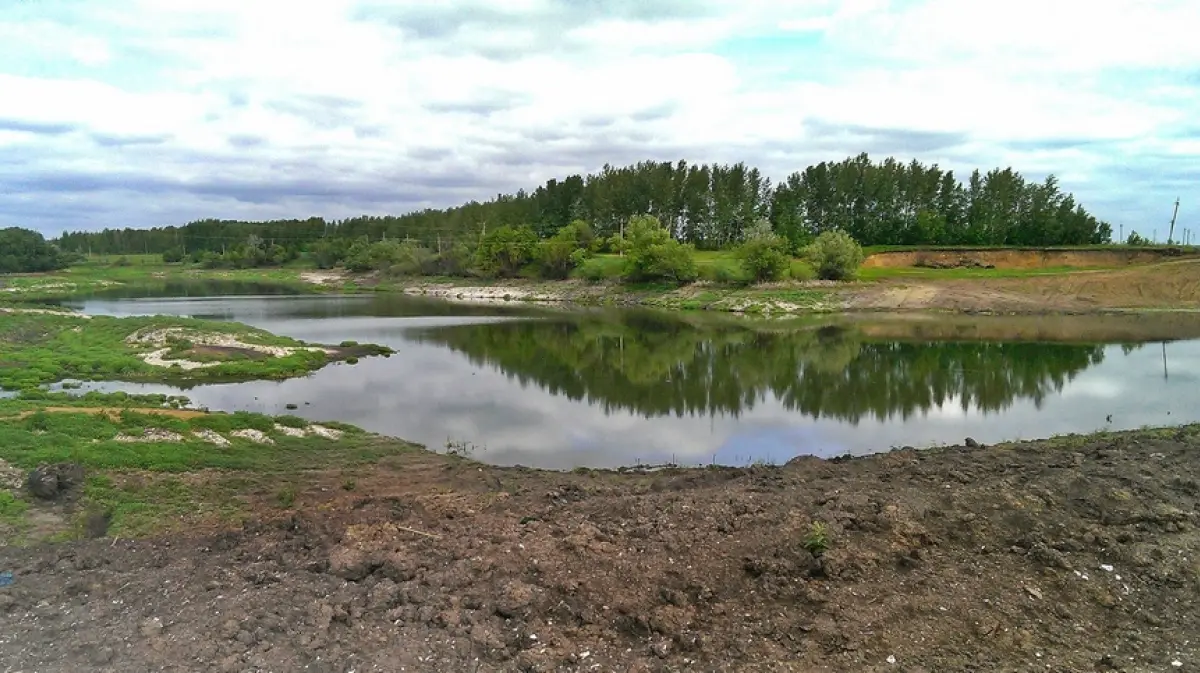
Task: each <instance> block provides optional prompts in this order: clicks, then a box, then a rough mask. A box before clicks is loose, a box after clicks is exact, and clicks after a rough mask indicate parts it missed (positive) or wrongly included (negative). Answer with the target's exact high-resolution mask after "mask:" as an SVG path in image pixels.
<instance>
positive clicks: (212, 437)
mask: <svg viewBox="0 0 1200 673" xmlns="http://www.w3.org/2000/svg"><path fill="white" fill-rule="evenodd" d="M192 436H193V437H196V438H197V439H203V440H204V441H206V442H208V443H209V444H213V445H215V446H229V440H228V439H225V438H224V437H223V436H221V435H220V434H219V433H217V432H214V431H213V430H208V429H204V430H196V431H194V432H192Z"/></svg>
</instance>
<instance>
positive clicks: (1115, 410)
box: [76, 294, 1200, 468]
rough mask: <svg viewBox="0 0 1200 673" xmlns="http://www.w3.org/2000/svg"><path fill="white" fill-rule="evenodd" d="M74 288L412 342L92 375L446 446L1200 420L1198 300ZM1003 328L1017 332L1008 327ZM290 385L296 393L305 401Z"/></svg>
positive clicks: (775, 440)
mask: <svg viewBox="0 0 1200 673" xmlns="http://www.w3.org/2000/svg"><path fill="white" fill-rule="evenodd" d="M76 305H77V306H78V307H79V308H82V309H83V310H85V311H88V312H91V313H101V314H110V315H131V314H156V313H161V314H172V315H187V316H193V317H199V318H214V319H222V320H236V321H240V322H244V323H248V324H251V325H254V326H257V327H262V328H264V329H267V330H270V331H272V332H275V333H280V334H286V335H288V336H292V337H296V338H299V339H304V340H307V341H313V342H324V343H339V342H341V341H344V340H355V341H359V342H364V343H365V342H372V343H379V344H384V345H387V346H391V347H393V348H395V349H396V351H397V353H396V354H395V355H393V356H392V357H390V358H368V359H364V360H363V361H361V362H360V363H358V364H357V365H344V364H339V365H333V366H330V367H327V368H325V369H323V370H321V371H318V372H316V373H314V374H312V375H311V376H308V377H306V378H301V379H292V380H289V381H283V382H274V381H259V382H249V383H237V384H216V385H203V386H195V387H191V388H188V389H186V390H181V389H179V388H173V387H170V386H162V385H135V384H114V383H107V384H99V385H90V386H88V387H89V388H96V389H104V390H113V389H120V390H127V391H130V392H167V393H175V394H185V395H187V396H188V397H190V398H191V399H192V400H193V402H194V403H196V404H198V405H203V406H207V407H209V408H212V409H219V410H227V411H233V410H249V411H258V412H264V413H271V414H282V413H295V414H298V415H301V416H304V417H306V418H309V419H313V420H339V421H344V422H347V423H352V424H355V425H358V426H361V427H363V428H366V429H368V430H371V431H375V432H380V433H384V434H388V435H394V436H398V437H403V438H406V439H410V440H413V441H416V442H420V443H423V444H426V445H428V446H430V447H431V448H434V449H441V448H444V447H445V446H446V444H447V443H448V442H453V443H455V444H463V443H465V444H467V445H469V446H471V447H472V448H473V451H474V456H475V457H476V458H478V459H480V460H485V461H488V462H494V463H498V464H524V465H533V466H539V467H550V468H571V467H576V466H594V467H612V466H619V465H632V464H635V463H651V464H657V463H662V462H677V463H680V464H708V463H712V462H715V463H722V464H747V463H750V462H755V461H766V462H775V463H779V462H783V461H786V460H788V459H789V458H791V457H793V456H796V455H801V454H812V455H819V456H826V457H828V456H833V455H838V454H844V453H854V454H862V453H868V452H874V451H881V450H888V449H889V448H891V447H894V446H904V445H914V446H928V445H933V444H940V443H957V442H961V441H962V440H963V439H964V438H965V437H967V436H970V437H974V438H975V439H977V440H979V441H981V442H995V441H1000V440H1007V439H1019V438H1038V437H1046V436H1050V435H1054V434H1062V433H1069V432H1088V431H1092V430H1097V429H1102V428H1113V429H1121V428H1136V427H1141V426H1144V425H1166V424H1173V423H1180V422H1187V421H1196V420H1200V418H1197V416H1198V414H1197V409H1198V408H1200V407H1198V406H1197V402H1198V401H1200V386H1198V385H1197V384H1198V383H1200V380H1198V379H1200V377H1198V376H1197V374H1196V372H1197V371H1200V369H1198V368H1200V340H1190V339H1175V338H1174V337H1176V336H1179V335H1182V336H1188V337H1191V336H1200V322H1197V321H1195V320H1194V319H1192V320H1191V322H1184V323H1180V324H1179V325H1177V326H1175V327H1171V329H1170V330H1168V332H1170V335H1167V336H1171V337H1172V338H1171V339H1167V338H1166V336H1163V337H1162V338H1158V340H1157V341H1153V342H1149V343H1133V341H1135V340H1137V339H1141V338H1145V335H1146V331H1145V330H1146V320H1143V319H1138V318H1132V319H1120V320H1117V322H1113V323H1111V324H1110V323H1098V322H1096V323H1086V324H1080V323H1078V322H1075V323H1072V322H1071V321H1070V319H1064V318H1055V319H1053V321H1050V322H1047V321H1037V320H1032V319H1026V322H1025V323H1021V322H1020V321H1008V322H1004V319H998V318H982V317H981V318H967V319H954V320H951V319H950V318H942V317H938V318H935V319H932V320H929V319H926V320H924V321H919V322H916V323H913V322H912V321H895V320H892V321H888V320H884V319H880V320H874V319H871V320H864V319H861V318H860V319H856V320H845V319H837V318H830V319H825V320H824V321H821V320H815V319H791V320H785V321H762V320H758V321H753V320H742V319H736V318H734V317H733V316H726V315H720V316H709V315H705V314H664V313H655V312H648V311H641V310H594V311H576V312H567V311H555V310H547V309H538V308H534V307H530V306H528V305H522V304H512V305H509V304H505V305H488V306H465V305H461V304H453V303H448V302H439V301H432V300H423V299H416V298H409V297H402V296H397V295H364V296H327V295H325V296H322V295H303V296H272V295H264V294H256V295H246V296H226V297H200V298H196V297H170V298H150V299H138V298H124V299H103V298H95V299H87V300H83V301H81V302H77V303H76ZM1080 320H1083V319H1080ZM1114 320H1116V319H1114ZM1172 320H1176V319H1175V318H1172ZM1182 320H1185V321H1186V319H1182ZM997 321H999V322H997ZM1117 323H1120V324H1117ZM1171 324H1172V325H1175V323H1171ZM1020 325H1025V326H1024V327H1020V329H1016V327H1019V326H1020ZM1093 325H1101V326H1102V327H1103V329H1099V328H1095V327H1093ZM1047 326H1051V327H1053V329H1050V328H1048V327H1047ZM1007 328H1012V329H1010V330H1009V331H1012V332H1013V333H1014V336H1013V337H1011V338H1010V340H1005V338H996V337H995V335H996V334H1002V335H1003V334H1005V333H1006V332H1005V329H1007ZM1089 330H1091V331H1092V332H1096V335H1095V337H1092V336H1089ZM1100 332H1103V333H1102V334H1101V333H1100ZM963 334H971V335H981V334H983V335H991V336H990V337H989V338H987V339H966V338H963V337H962V336H961V335H963ZM1114 335H1115V336H1114ZM1131 335H1132V336H1131ZM1138 335H1140V336H1138ZM1135 337H1136V338H1135ZM1006 338H1007V337H1006ZM1018 338H1019V339H1021V340H1011V339H1018ZM1118 338H1119V339H1120V340H1122V341H1124V342H1125V343H1117V342H1115V341H1116V340H1117V339H1118ZM1156 338H1157V337H1156ZM1031 339H1032V340H1031ZM1106 340H1107V341H1106ZM1168 341H1169V343H1168ZM289 403H291V404H297V405H299V408H298V409H297V410H295V411H291V412H289V411H287V410H286V408H285V405H287V404H289ZM1109 415H1111V421H1110V420H1109V419H1108V416H1109Z"/></svg>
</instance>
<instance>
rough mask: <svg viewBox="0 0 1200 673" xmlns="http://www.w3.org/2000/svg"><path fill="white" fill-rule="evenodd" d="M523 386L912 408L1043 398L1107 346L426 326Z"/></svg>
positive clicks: (635, 396) (844, 334)
mask: <svg viewBox="0 0 1200 673" xmlns="http://www.w3.org/2000/svg"><path fill="white" fill-rule="evenodd" d="M412 336H413V338H416V339H418V340H420V341H427V342H433V343H438V344H442V345H445V346H448V347H449V348H451V349H453V350H455V351H459V352H461V353H464V354H466V356H467V357H468V358H470V360H471V361H472V362H474V363H476V364H481V365H492V366H495V367H497V368H498V369H499V370H500V371H502V372H504V373H506V374H507V375H508V376H509V377H511V378H514V379H516V380H518V381H520V382H521V384H522V385H530V384H532V385H537V386H539V387H542V388H545V389H546V390H548V391H550V392H552V393H555V394H559V395H565V396H566V397H568V398H570V399H573V400H586V401H587V402H589V403H591V404H597V405H601V406H602V407H603V408H604V409H605V410H606V411H615V410H628V411H633V412H636V413H640V414H642V415H645V416H661V415H672V414H673V415H677V416H683V415H709V414H730V415H734V416H737V415H739V414H741V413H742V412H744V411H748V410H750V409H752V408H753V407H754V405H755V404H757V403H759V402H760V401H762V400H764V399H765V398H767V397H768V396H771V397H774V398H776V399H778V400H780V401H781V402H782V403H783V405H784V406H785V407H786V408H788V409H792V410H796V411H800V412H802V413H804V414H807V415H809V416H813V417H815V418H821V417H831V418H836V419H840V420H843V421H850V422H854V423H856V422H858V421H859V420H861V419H863V418H864V417H866V418H876V419H880V420H883V419H889V418H893V417H895V416H900V417H902V418H908V417H910V416H912V415H913V414H915V413H918V412H927V411H929V410H931V409H934V408H938V407H941V406H942V405H944V404H946V403H948V402H952V401H957V403H958V404H960V405H961V406H962V408H963V409H964V410H976V411H984V412H995V411H1000V410H1003V409H1005V408H1007V407H1009V406H1011V405H1012V404H1013V403H1014V402H1015V401H1016V400H1018V399H1029V400H1032V401H1033V402H1034V403H1035V404H1036V405H1038V406H1040V405H1041V404H1042V402H1043V401H1044V400H1045V399H1046V397H1048V396H1049V395H1051V394H1053V393H1054V392H1056V391H1059V390H1061V389H1062V387H1063V385H1064V384H1065V383H1066V382H1067V381H1069V380H1071V379H1072V378H1073V377H1074V376H1075V375H1076V374H1078V373H1079V372H1081V371H1083V370H1084V369H1087V368H1088V367H1089V366H1092V365H1095V364H1099V363H1100V362H1101V361H1102V360H1103V358H1104V352H1103V347H1102V346H1099V345H1074V344H1054V343H999V342H916V341H913V342H906V341H881V340H870V339H867V338H865V337H864V336H863V335H862V334H861V333H860V332H859V331H858V330H856V329H854V328H842V327H823V328H819V329H800V330H796V329H792V330H778V329H775V330H772V329H770V328H769V327H764V326H761V325H760V326H751V325H735V326H729V325H724V326H720V327H717V326H696V325H692V324H688V323H686V322H684V321H682V320H677V319H673V318H671V317H670V316H664V315H660V314H647V313H639V312H631V313H628V314H620V315H616V316H603V317H601V316H588V317H584V318H580V319H577V320H566V319H562V320H546V321H528V322H508V323H496V324H486V325H467V326H454V327H438V328H431V329H428V330H424V331H420V332H416V333H414V334H413V335H412Z"/></svg>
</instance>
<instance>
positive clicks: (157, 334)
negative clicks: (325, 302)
mask: <svg viewBox="0 0 1200 673" xmlns="http://www.w3.org/2000/svg"><path fill="white" fill-rule="evenodd" d="M172 339H178V340H181V341H188V342H191V343H192V344H193V345H194V346H195V347H198V348H203V347H209V348H221V349H228V350H230V351H234V350H238V351H243V352H251V353H258V354H262V355H265V356H268V357H275V358H281V357H287V356H289V355H294V354H296V353H299V352H301V351H319V352H322V353H327V354H329V353H333V352H334V351H331V350H329V349H326V348H321V347H320V346H267V345H264V344H254V343H247V342H245V341H242V340H240V339H238V338H237V337H235V336H233V335H231V334H218V333H211V332H197V331H195V330H189V329H185V328H182V327H168V328H166V329H156V330H138V331H137V332H134V333H133V334H130V335H129V336H128V337H126V338H125V343H127V344H131V345H148V346H158V347H159V348H157V349H156V350H153V351H150V352H149V353H145V354H143V355H142V360H143V361H144V362H145V363H146V364H148V365H151V366H153V367H164V368H168V367H179V368H180V369H183V370H185V371H190V370H193V369H204V368H207V367H216V366H218V365H221V364H225V363H224V362H221V361H214V362H196V361H194V360H187V359H168V358H167V357H166V356H167V354H168V353H170V352H171V348H170V347H169V346H166V344H167V342H168V341H169V340H172Z"/></svg>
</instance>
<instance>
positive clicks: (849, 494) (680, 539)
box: [0, 427, 1200, 673]
mask: <svg viewBox="0 0 1200 673" xmlns="http://www.w3.org/2000/svg"><path fill="white" fill-rule="evenodd" d="M967 444H970V445H972V446H971V447H970V448H968V447H950V448H943V449H929V450H913V449H903V450H898V451H893V452H891V453H887V454H881V455H876V456H871V457H864V458H856V459H846V460H836V461H822V460H819V459H797V460H795V461H793V462H792V463H790V464H788V465H786V466H783V467H778V468H769V467H763V468H744V469H724V468H721V469H691V470H663V471H658V472H642V473H636V472H635V473H629V472H626V473H617V472H599V471H591V472H579V473H571V474H564V473H552V472H542V471H536V470H529V469H520V468H507V469H505V468H494V467H488V466H483V465H479V464H476V463H473V462H470V461H467V460H462V459H454V458H447V457H443V456H437V455H434V454H429V453H424V452H412V453H407V454H404V455H402V456H397V457H395V458H389V459H387V461H385V462H383V463H381V464H378V465H375V466H373V467H371V468H370V469H364V470H361V471H359V472H357V473H355V474H354V475H353V476H354V480H353V481H352V482H348V481H347V477H346V472H344V471H341V470H338V471H330V472H314V473H309V474H307V475H306V477H305V482H304V484H303V485H301V487H298V488H297V492H296V498H295V508H294V510H282V509H280V507H279V505H278V504H272V503H270V502H268V501H266V500H264V501H263V502H262V503H260V504H259V506H258V507H257V509H256V511H258V512H260V515H259V517H258V518H257V519H256V520H254V521H252V522H249V523H246V524H245V525H244V526H243V527H242V528H241V529H238V530H228V531H219V530H218V531H215V532H213V531H210V532H201V531H199V530H193V531H191V532H189V533H188V534H183V535H172V536H165V537H160V538H155V539H145V540H121V539H116V540H114V539H95V540H88V541H83V542H74V543H65V544H57V545H49V544H47V545H40V546H35V547H30V548H16V547H7V548H0V571H3V570H10V571H12V572H13V573H14V582H13V584H12V585H11V586H8V587H3V588H0V623H2V624H3V627H2V628H0V669H3V670H13V671H17V670H22V671H40V672H46V673H51V672H57V671H63V672H66V671H72V672H74V671H84V670H86V671H122V672H138V671H329V672H337V673H345V672H346V671H351V670H353V671H358V672H360V673H361V672H364V671H592V670H595V671H680V670H692V671H819V670H827V671H930V672H935V671H1024V670H1039V671H1174V670H1180V671H1188V670H1196V668H1197V667H1198V666H1200V610H1196V609H1195V601H1196V597H1197V595H1198V592H1200V533H1198V532H1197V531H1198V529H1197V524H1198V523H1200V461H1197V460H1196V456H1197V451H1198V450H1200V428H1197V427H1186V428H1179V429H1169V430H1161V431H1144V432H1136V433H1125V434H1120V435H1112V436H1094V437H1088V438H1083V437H1069V438H1061V439H1057V440H1048V441H1042V442H1027V443H1019V444H1012V445H1003V446H995V447H986V448H985V447H979V446H977V445H975V444H974V442H967ZM195 478H205V475H204V474H198V475H195ZM264 497H265V496H264ZM813 522H823V523H824V524H826V525H827V526H828V531H829V533H828V548H827V550H826V551H824V553H821V554H817V555H815V556H814V554H813V553H810V551H809V550H807V549H806V547H805V544H804V541H805V538H806V535H807V534H808V532H809V531H810V525H811V524H812V523H813ZM1176 662H1178V663H1177V664H1176Z"/></svg>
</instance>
